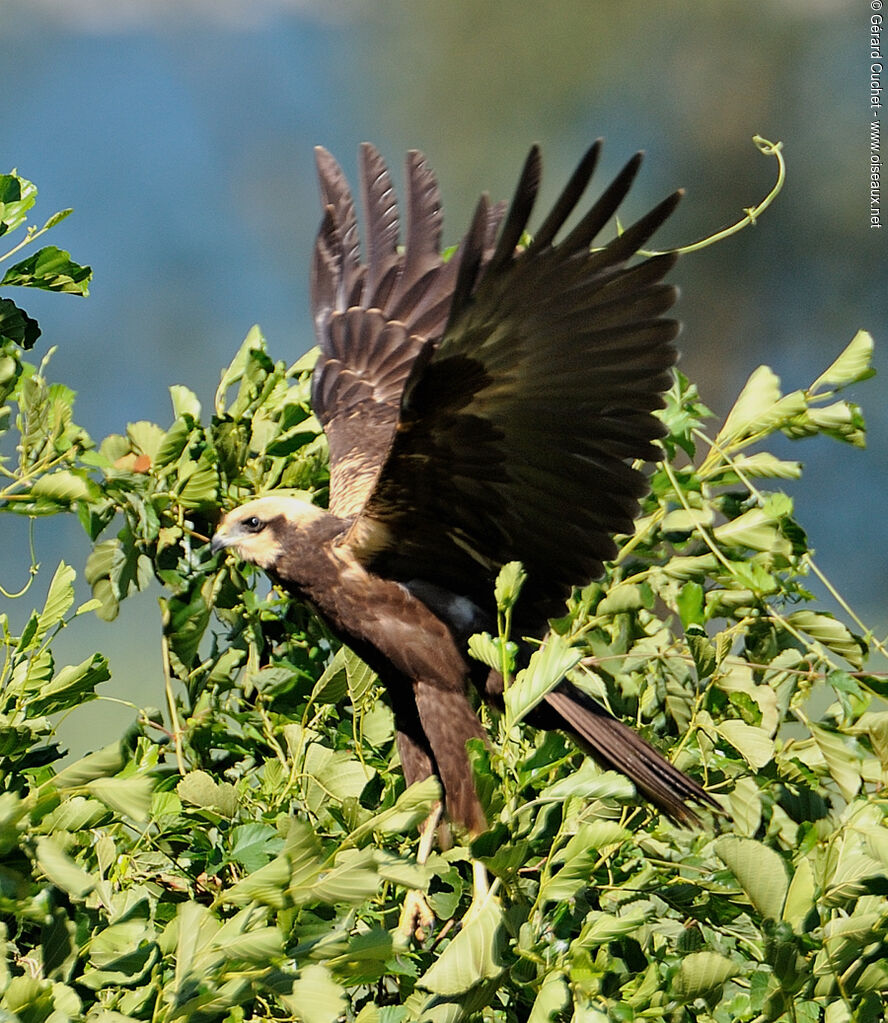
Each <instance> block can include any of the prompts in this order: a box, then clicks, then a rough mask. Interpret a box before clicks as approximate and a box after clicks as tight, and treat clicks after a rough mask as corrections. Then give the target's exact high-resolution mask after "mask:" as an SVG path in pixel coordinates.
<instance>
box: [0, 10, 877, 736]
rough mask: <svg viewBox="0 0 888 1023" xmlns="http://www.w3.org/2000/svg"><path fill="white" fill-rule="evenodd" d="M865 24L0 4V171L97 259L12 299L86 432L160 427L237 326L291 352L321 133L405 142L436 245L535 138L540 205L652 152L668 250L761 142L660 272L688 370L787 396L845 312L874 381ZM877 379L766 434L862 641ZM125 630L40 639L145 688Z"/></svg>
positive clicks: (122, 712) (336, 148) (708, 388)
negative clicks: (827, 415) (673, 298)
mask: <svg viewBox="0 0 888 1023" xmlns="http://www.w3.org/2000/svg"><path fill="white" fill-rule="evenodd" d="M869 16H870V10H869V3H868V2H866V0H850V2H845V0H804V2H803V0H782V2H774V0H769V2H765V0H758V2H755V0H753V2H749V0H743V2H730V0H729V2H722V3H719V4H710V3H705V2H702V0H700V2H690V0H686V2H684V3H677V2H676V3H670V4H663V5H654V4H650V3H638V2H604V3H595V4H593V3H589V2H588V0H573V2H571V0H536V2H534V3H532V4H518V3H508V2H506V0H499V2H493V0H490V2H478V0H413V2H411V3H395V2H393V0H388V2H386V0H383V2H378V3H367V2H363V3H362V2H359V0H325V2H314V0H290V2H288V0H126V2H125V3H121V2H120V0H79V2H78V3H77V4H70V3H69V2H66V0H4V3H3V5H2V7H0V93H2V95H3V97H4V103H3V113H2V116H0V151H2V158H0V164H2V169H3V170H6V169H8V168H10V167H13V166H15V167H17V168H18V170H19V171H20V173H22V174H23V175H25V176H26V177H29V178H31V179H32V180H33V181H35V182H36V183H37V185H38V187H39V188H40V193H41V194H40V199H39V205H38V208H37V213H36V216H35V218H34V219H40V218H41V217H45V216H48V215H49V214H50V213H51V212H53V211H54V210H55V209H58V208H62V207H66V206H74V207H75V211H76V212H75V215H74V216H72V217H71V218H69V219H68V220H67V221H66V222H65V223H64V224H63V225H61V226H60V227H59V228H57V229H56V230H55V231H54V233H53V235H52V237H51V241H52V242H53V243H55V244H57V245H60V246H62V247H65V248H68V249H70V251H71V253H72V255H73V256H74V258H75V259H77V260H79V261H80V262H87V263H90V264H91V265H92V266H93V268H94V271H95V277H94V283H93V285H92V293H91V297H90V298H89V299H87V300H86V301H83V300H79V299H73V298H70V297H67V296H64V297H63V296H57V295H43V294H40V293H36V292H35V293H33V294H31V293H29V294H28V295H23V294H21V293H20V292H19V293H18V299H19V300H20V301H22V302H23V303H24V305H25V307H26V308H27V309H28V310H29V312H31V314H32V315H34V316H36V317H37V318H38V320H39V321H40V323H41V326H42V328H43V332H44V336H43V338H41V340H40V342H39V343H38V349H37V354H38V355H41V354H43V353H45V351H46V350H47V348H48V347H49V346H51V345H57V346H58V352H57V353H56V355H55V356H54V358H53V361H52V370H51V374H50V375H51V377H52V378H53V379H56V380H61V381H64V382H65V383H67V384H69V385H71V386H72V387H74V388H75V389H76V390H77V391H78V393H79V397H78V403H77V419H78V421H79V422H80V423H81V424H82V425H84V426H85V427H86V428H87V429H88V430H89V432H90V433H91V434H92V435H93V437H94V438H96V439H97V440H98V439H100V438H101V437H103V436H104V435H105V434H107V433H111V432H121V431H122V430H123V429H124V428H125V425H126V423H127V422H130V421H135V420H139V419H151V420H154V421H157V422H160V423H162V424H167V423H168V422H169V421H170V418H171V411H170V405H169V398H168V393H167V388H168V386H169V385H170V384H173V383H184V384H187V385H188V386H189V387H191V388H192V389H193V390H194V391H196V392H197V394H198V395H199V396H200V397H201V398H202V399H203V400H204V401H205V402H207V403H208V402H209V399H210V397H211V395H212V393H213V392H214V390H215V386H216V384H217V382H218V377H219V370H220V368H221V367H222V366H223V364H225V363H227V362H228V361H229V359H230V358H231V356H232V355H233V353H234V352H235V351H236V349H237V347H238V345H239V343H240V341H241V339H242V338H243V336H244V335H245V334H246V332H247V330H248V329H249V327H250V326H251V325H252V324H253V323H254V322H258V323H259V324H260V325H261V327H262V329H263V331H264V332H265V334H266V336H267V338H268V340H269V346H270V349H271V352H272V355H273V356H274V357H275V358H283V359H287V360H291V359H295V358H296V356H298V355H299V354H301V353H302V352H304V351H305V350H306V349H307V348H309V347H310V346H311V345H312V343H313V337H312V330H311V323H310V320H309V316H308V303H307V290H308V288H307V280H308V265H309V257H310V252H311V245H312V241H313V236H314V232H315V230H316V228H317V224H318V222H319V219H320V211H319V205H318V199H317V189H316V184H315V176H314V165H313V156H312V147H313V146H314V145H316V144H318V143H320V144H323V145H325V146H326V147H327V148H328V149H330V150H331V151H332V152H333V153H334V154H335V155H336V156H337V157H338V158H339V159H340V161H341V162H342V163H343V166H344V167H345V169H346V171H347V172H348V173H349V175H350V176H351V177H352V178H354V172H355V166H356V150H357V146H358V143H359V142H361V141H362V140H364V139H370V140H372V141H374V142H375V143H376V144H377V145H378V146H379V147H380V148H381V150H382V152H383V154H384V155H385V156H386V157H387V158H388V160H389V162H390V163H391V164H392V167H393V170H394V171H395V177H396V181H397V182H400V180H401V174H400V168H401V164H402V160H403V153H404V151H405V150H406V149H408V148H411V147H416V148H420V149H422V150H424V151H425V152H426V154H427V155H428V157H429V159H430V162H431V164H432V166H433V167H434V168H435V169H436V171H437V173H438V176H439V178H440V181H441V185H442V191H443V196H444V209H445V239H446V241H447V242H448V243H449V242H453V241H455V240H457V239H458V237H459V236H460V235H461V233H462V232H463V231H464V229H465V227H466V226H467V222H468V217H469V215H470V211H471V209H472V207H473V205H474V202H475V200H476V198H477V195H478V193H479V192H480V191H481V190H487V191H489V192H490V193H491V194H492V195H493V197H494V198H504V197H507V196H508V195H509V194H510V192H511V189H512V187H513V186H514V183H515V180H516V177H517V174H518V171H519V168H520V165H521V161H522V160H523V157H524V155H525V153H526V151H527V148H528V146H529V145H530V143H531V142H533V141H539V142H540V143H541V144H542V147H543V153H544V159H545V176H544V187H543V202H544V203H545V202H547V201H551V200H552V199H553V198H554V196H555V194H556V190H557V189H558V188H560V186H561V185H562V184H563V181H564V179H565V177H566V175H567V174H568V173H569V172H570V170H571V169H572V167H573V165H574V164H575V162H576V160H577V159H578V158H579V156H580V154H581V153H582V152H583V150H584V149H585V147H586V146H587V145H588V144H589V142H590V141H591V140H592V139H594V138H595V137H597V136H599V135H604V136H605V137H606V140H607V142H606V149H605V161H604V167H603V170H602V171H600V172H599V173H600V176H599V178H598V180H599V181H602V180H604V179H605V178H606V177H607V176H608V175H609V174H611V173H613V172H615V171H616V170H617V169H618V168H619V167H620V166H621V165H622V163H623V162H624V161H625V159H626V158H628V157H629V156H630V155H631V154H632V153H633V152H634V151H635V150H636V149H638V148H644V149H646V151H647V154H648V155H647V161H646V164H645V166H644V168H643V170H642V174H641V178H640V181H639V182H638V184H637V186H636V188H635V190H634V191H633V197H632V200H631V203H630V208H629V210H628V214H629V215H631V214H632V213H635V214H639V213H641V212H644V211H645V210H646V208H647V207H648V206H649V205H650V204H652V203H653V202H654V201H656V200H658V199H659V198H661V197H662V196H663V195H665V194H666V193H667V192H669V191H671V190H672V189H673V188H675V187H676V186H684V187H685V188H686V189H687V193H688V194H687V197H686V199H685V201H684V203H683V204H682V206H681V207H680V209H679V211H678V213H677V214H676V216H675V217H674V218H673V219H672V220H671V221H670V222H669V224H668V226H667V227H666V228H665V229H664V230H663V231H662V232H661V233H660V235H659V236H658V238H657V243H658V245H659V246H661V247H667V246H673V245H679V244H684V243H686V242H688V241H691V240H694V239H695V238H697V237H700V236H702V235H706V234H709V233H711V232H712V231H714V230H715V229H717V228H719V227H722V226H724V225H726V224H728V223H730V222H733V221H734V220H736V219H738V218H739V216H741V214H742V210H743V208H744V207H747V206H750V205H752V204H754V203H755V202H757V201H758V200H759V199H760V198H761V197H763V196H764V195H765V194H766V193H767V191H768V190H769V188H770V186H771V184H772V181H773V178H774V171H775V166H774V162H773V160H769V159H767V158H765V157H763V156H761V155H759V154H758V153H757V151H756V150H755V148H754V147H753V146H752V144H751V141H750V139H751V136H752V135H754V134H756V133H760V134H762V135H764V136H765V137H767V138H770V139H773V140H777V139H779V140H782V141H783V143H784V146H785V154H786V159H787V163H788V167H789V177H788V181H787V184H786V187H785V189H784V191H783V193H782V194H781V196H780V197H779V199H778V201H777V203H776V205H775V206H774V207H772V209H771V210H769V211H768V212H767V213H766V214H765V215H764V216H763V218H762V219H761V220H760V222H759V223H758V224H757V225H756V226H755V228H752V229H747V230H746V231H743V232H741V233H740V234H739V235H738V236H735V237H733V238H731V239H729V240H728V241H726V242H725V243H723V244H721V245H718V246H716V247H714V248H709V249H706V250H705V251H703V252H701V253H699V254H697V255H692V256H688V257H686V258H685V259H683V260H682V261H681V262H680V263H679V266H678V268H677V271H676V273H675V278H676V280H677V281H678V282H679V283H680V285H681V287H682V293H683V296H682V300H681V302H680V310H679V314H680V316H681V318H682V319H683V321H684V324H685V329H684V333H683V336H682V338H681V341H680V344H681V348H682V352H683V355H682V369H683V370H684V371H685V372H686V373H687V374H688V375H690V376H691V377H692V379H694V380H696V381H697V382H698V384H699V386H700V390H701V393H702V395H703V397H704V400H706V402H707V403H708V404H709V405H710V407H711V408H713V409H714V410H715V411H716V412H717V413H718V414H720V415H723V414H724V413H725V412H726V411H727V409H728V408H729V407H730V404H731V402H732V401H733V399H734V397H735V396H736V394H737V392H738V391H739V389H740V387H741V386H742V384H743V382H744V381H745V379H746V378H747V376H748V375H749V373H750V372H751V371H752V370H753V369H754V368H755V367H756V366H757V365H758V364H759V363H761V362H767V363H769V364H770V365H772V366H773V367H774V368H775V370H776V371H777V372H778V373H779V374H780V376H781V377H782V379H783V382H784V386H785V389H787V390H789V389H792V388H795V387H799V386H805V385H806V384H808V383H810V382H811V381H812V380H813V379H814V378H815V377H816V376H817V375H818V373H819V372H820V371H821V370H822V369H823V368H824V367H825V366H826V365H827V364H828V363H829V362H830V361H831V359H832V358H833V356H834V355H836V354H837V353H838V351H839V350H840V349H841V348H842V347H843V346H844V345H845V344H846V343H847V342H848V340H850V338H851V336H852V335H853V334H854V332H855V331H856V330H857V329H858V328H859V327H865V328H867V329H869V330H870V331H872V333H873V334H874V335H875V336H876V342H877V354H876V362H877V365H879V366H881V368H882V370H883V373H884V369H885V368H886V366H888V360H886V355H885V351H886V341H888V329H886V327H888V323H886V320H888V316H886V311H888V310H886V306H888V301H886V292H888V288H886V284H888V261H886V252H888V239H886V238H885V237H883V235H882V234H881V233H880V232H878V231H874V230H870V227H869V217H868V203H869V192H868V187H869V182H868V168H869V121H870V109H869V63H870V62H869V59H868V50H869V30H868V25H869ZM26 299H27V301H25V300H26ZM884 379H885V378H884V375H883V376H882V377H877V378H876V379H875V380H872V381H869V382H867V383H865V384H863V385H861V386H859V387H858V388H857V389H856V390H855V391H854V392H853V394H852V395H851V397H852V398H853V399H854V400H857V401H859V402H860V403H861V404H862V405H863V406H864V409H865V411H866V413H867V419H868V423H869V447H868V450H867V451H865V452H861V451H858V450H857V449H853V448H848V447H845V446H842V445H840V444H838V443H834V442H829V441H827V440H814V441H808V442H802V443H800V444H795V445H790V443H789V442H787V444H786V450H785V451H783V452H782V453H784V454H789V453H790V452H791V456H792V457H796V458H801V459H802V460H803V461H804V462H805V463H806V474H805V477H804V478H803V480H802V481H800V482H799V483H793V484H789V485H788V489H789V490H790V492H791V493H792V494H793V495H794V497H795V499H796V511H797V515H798V518H799V519H800V521H801V522H802V524H803V525H804V526H805V527H806V529H807V530H808V532H809V536H810V538H811V541H812V543H813V546H814V547H815V548H816V550H817V552H818V563H819V565H820V566H821V568H822V569H823V570H824V571H825V572H826V574H827V575H828V576H829V577H830V578H831V579H832V580H833V581H834V583H835V584H836V586H837V587H838V588H839V590H841V591H842V592H843V593H844V594H845V595H846V596H847V597H848V598H849V599H850V600H851V602H852V604H853V605H854V606H855V607H856V609H857V610H858V611H859V613H860V614H861V615H862V616H863V617H864V619H866V620H867V621H870V622H872V623H873V624H874V625H876V626H877V629H881V630H882V633H883V634H884V631H886V630H888V612H886V608H885V596H886V574H888V573H886V568H888V551H886V545H885V542H884V539H883V535H884V534H883V521H884V512H883V511H881V510H880V509H883V508H884V505H885V498H886V493H885V481H886V468H888V453H886V452H888V445H886V436H888V403H886V401H885V387H884ZM4 518H5V519H8V517H4ZM3 529H4V530H6V531H7V535H6V536H4V542H3V545H2V546H3V551H4V554H3V557H2V558H0V582H2V583H3V585H5V586H6V587H7V588H16V587H17V586H18V585H20V584H21V582H22V581H23V576H25V575H26V572H27V564H28V559H27V553H26V545H25V541H26V532H25V531H24V527H23V528H22V530H21V531H20V532H18V531H17V526H16V524H13V523H9V522H8V521H4V522H3ZM37 545H38V555H39V556H40V558H41V560H42V561H43V562H44V564H45V565H46V566H47V567H48V568H50V569H51V567H52V566H53V565H54V563H55V561H56V560H57V558H58V557H59V556H62V555H63V556H64V557H65V558H66V559H67V560H69V561H70V562H72V563H73V564H74V565H75V566H76V567H77V568H78V571H79V572H80V573H81V574H82V566H83V563H84V560H85V558H86V555H87V553H88V545H87V541H86V538H85V536H84V535H83V533H82V531H80V528H79V526H78V524H77V523H76V521H74V519H73V518H71V519H69V520H67V521H65V522H60V523H52V522H46V523H43V522H41V523H40V524H39V525H38V529H37ZM49 577H50V572H49V571H47V572H46V573H45V577H43V576H42V577H41V579H40V580H38V587H37V588H36V590H35V592H34V595H33V600H34V601H35V602H38V603H39V601H40V600H42V593H43V591H44V590H45V586H46V585H47V583H48V581H49ZM22 603H24V602H22ZM28 604H29V606H30V601H28ZM123 620H124V623H126V628H121V627H113V628H109V627H108V626H105V625H103V624H102V623H100V622H96V621H91V622H89V623H85V622H84V623H81V625H79V626H78V627H77V628H76V629H72V630H69V631H70V633H71V635H70V637H69V638H68V639H67V640H66V641H65V645H64V648H63V651H62V652H63V653H64V654H65V655H66V656H67V658H68V659H70V660H75V659H77V660H80V659H82V658H83V657H85V656H87V655H88V654H89V653H91V652H92V650H94V649H101V650H103V651H104V652H106V653H108V654H109V656H110V657H111V661H112V669H113V671H114V680H113V681H112V682H111V683H109V684H108V685H106V686H105V687H104V689H105V691H106V692H107V693H109V694H112V695H115V694H116V695H118V696H121V697H124V698H126V699H129V700H133V701H135V702H136V703H139V704H160V703H161V702H162V699H163V696H162V694H163V682H162V673H161V670H160V664H159V659H158V658H157V654H156V650H157V646H158V644H157V636H158V634H159V627H160V626H159V615H158V614H157V609H156V604H155V603H154V597H153V596H152V595H150V594H147V595H142V597H140V598H138V599H133V600H130V601H128V602H127V603H126V604H125V605H124V611H123ZM105 706H106V707H107V708H108V710H107V715H108V716H107V717H106V718H101V719H99V718H96V716H95V708H93V710H91V711H90V712H89V714H90V718H89V720H90V726H89V727H90V734H87V735H85V736H84V735H77V734H75V733H71V736H72V738H71V741H72V744H73V745H74V746H75V747H76V746H78V745H84V746H90V745H96V744H97V742H98V741H99V739H101V740H102V741H108V740H110V739H111V738H113V737H114V734H116V730H117V728H118V727H119V725H118V722H119V721H126V720H128V719H129V718H130V717H131V711H130V710H128V709H126V708H114V707H113V706H111V705H105ZM115 714H116V715H117V717H115V716H114V715H115ZM97 720H98V721H99V722H100V724H99V725H98V726H97V725H96V721H97ZM106 721H107V728H108V734H107V735H104V734H103V735H97V734H96V729H97V727H98V729H99V730H100V731H101V730H102V729H104V727H105V724H104V723H103V722H106Z"/></svg>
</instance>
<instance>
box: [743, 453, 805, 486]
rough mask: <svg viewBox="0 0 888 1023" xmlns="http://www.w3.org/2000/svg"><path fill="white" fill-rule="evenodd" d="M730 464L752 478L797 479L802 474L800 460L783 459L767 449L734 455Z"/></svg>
mask: <svg viewBox="0 0 888 1023" xmlns="http://www.w3.org/2000/svg"><path fill="white" fill-rule="evenodd" d="M730 465H731V468H733V469H737V470H738V471H739V472H742V473H743V475H744V476H749V477H751V478H752V479H781V480H797V479H799V477H800V476H801V475H802V463H801V462H791V461H785V460H784V459H781V458H777V456H776V455H772V454H770V452H768V451H757V452H756V453H755V454H752V455H744V454H738V455H735V456H734V457H733V458H732V459H731V461H730Z"/></svg>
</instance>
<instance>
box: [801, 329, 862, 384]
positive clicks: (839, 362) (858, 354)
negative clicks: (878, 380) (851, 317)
mask: <svg viewBox="0 0 888 1023" xmlns="http://www.w3.org/2000/svg"><path fill="white" fill-rule="evenodd" d="M872 361H873V338H872V335H871V334H870V333H869V332H868V331H866V330H858V331H857V333H856V334H855V335H854V337H853V338H852V339H851V341H850V342H849V343H848V346H847V347H846V348H845V350H844V351H843V352H842V353H841V355H839V356H838V358H837V359H836V360H835V361H834V362H833V363H832V364H831V365H830V366H828V367H827V368H826V369H825V370H824V371H823V372H822V373H821V374H820V376H819V377H818V378H817V379H816V380H815V381H814V383H813V384H811V387H810V391H811V393H812V394H814V393H816V392H817V391H819V390H820V388H821V387H836V388H840V387H847V386H848V385H849V384H856V383H857V382H858V381H860V380H866V379H868V378H869V377H871V376H872V375H873V374H874V373H875V370H874V369H873V368H872Z"/></svg>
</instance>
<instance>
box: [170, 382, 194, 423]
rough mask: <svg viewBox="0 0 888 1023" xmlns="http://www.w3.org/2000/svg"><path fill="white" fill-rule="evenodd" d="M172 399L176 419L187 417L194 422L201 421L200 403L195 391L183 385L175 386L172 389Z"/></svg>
mask: <svg viewBox="0 0 888 1023" xmlns="http://www.w3.org/2000/svg"><path fill="white" fill-rule="evenodd" d="M170 398H171V399H172V402H173V415H174V416H175V417H176V419H180V418H181V417H182V416H186V415H187V416H191V418H192V419H194V420H200V402H199V401H198V400H197V395H196V394H195V393H194V391H191V390H189V389H188V388H187V387H184V386H183V385H182V384H173V385H172V387H170Z"/></svg>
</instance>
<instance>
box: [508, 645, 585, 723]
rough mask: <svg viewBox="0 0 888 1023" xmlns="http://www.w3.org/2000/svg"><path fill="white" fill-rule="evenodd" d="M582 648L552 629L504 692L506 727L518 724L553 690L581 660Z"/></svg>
mask: <svg viewBox="0 0 888 1023" xmlns="http://www.w3.org/2000/svg"><path fill="white" fill-rule="evenodd" d="M582 657H583V654H582V651H581V650H579V649H578V648H577V647H572V646H571V645H570V643H569V641H568V640H567V639H565V638H564V637H563V636H559V635H558V634H557V633H554V632H553V633H551V634H550V635H549V638H548V639H547V640H546V644H545V646H543V647H541V648H540V649H538V650H535V651H534V652H533V654H532V655H531V658H530V663H529V664H528V666H527V667H526V668H525V669H523V670H522V671H520V672H518V675H517V677H516V678H515V681H514V682H513V683H512V685H510V686H509V688H508V689H507V690H506V693H505V702H506V723H507V727H511V726H512V725H515V724H517V723H518V722H519V721H521V720H522V719H523V718H524V717H525V716H526V715H527V714H529V713H530V711H531V710H533V708H534V707H535V706H536V705H537V704H538V703H539V702H540V701H541V700H543V699H545V697H546V694H547V693H550V692H551V691H552V690H553V689H554V688H555V686H557V685H558V683H559V682H560V681H561V680H562V679H563V678H564V676H565V674H566V673H567V672H568V671H570V669H571V668H574V667H576V665H577V664H579V663H580V661H581V660H582Z"/></svg>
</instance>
